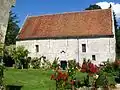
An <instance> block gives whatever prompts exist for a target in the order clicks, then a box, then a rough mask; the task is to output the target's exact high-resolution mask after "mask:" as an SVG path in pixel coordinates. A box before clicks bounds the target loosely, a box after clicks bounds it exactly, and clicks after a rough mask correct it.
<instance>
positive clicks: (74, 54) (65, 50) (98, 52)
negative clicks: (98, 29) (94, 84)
mask: <svg viewBox="0 0 120 90" xmlns="http://www.w3.org/2000/svg"><path fill="white" fill-rule="evenodd" d="M82 44H86V52H82ZM36 45H39V52H36ZM16 46H24V47H25V48H26V49H28V50H29V52H30V54H29V56H30V57H40V56H42V55H44V56H46V57H47V59H49V60H50V61H51V62H52V61H53V60H54V58H55V57H59V60H71V59H76V61H77V62H80V63H81V64H82V62H83V58H86V59H90V60H92V55H95V58H96V60H95V61H93V62H94V63H96V64H98V63H100V62H102V61H106V60H107V59H110V61H113V60H115V39H114V38H85V39H46V40H24V41H17V42H16Z"/></svg>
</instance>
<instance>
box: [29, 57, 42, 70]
mask: <svg viewBox="0 0 120 90" xmlns="http://www.w3.org/2000/svg"><path fill="white" fill-rule="evenodd" d="M31 65H32V67H33V68H34V69H39V68H40V66H41V59H40V58H37V57H35V58H33V59H31Z"/></svg>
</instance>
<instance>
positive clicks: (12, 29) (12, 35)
mask: <svg viewBox="0 0 120 90" xmlns="http://www.w3.org/2000/svg"><path fill="white" fill-rule="evenodd" d="M18 23H19V21H18V17H17V15H16V14H15V13H13V12H12V11H10V14H9V21H8V27H7V32H6V36H5V45H11V44H15V42H16V36H17V34H18V31H19V29H20V28H19V26H18Z"/></svg>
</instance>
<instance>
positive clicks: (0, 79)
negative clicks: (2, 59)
mask: <svg viewBox="0 0 120 90" xmlns="http://www.w3.org/2000/svg"><path fill="white" fill-rule="evenodd" d="M4 69H5V67H4V66H3V65H0V86H1V85H3V78H4V74H3V73H4Z"/></svg>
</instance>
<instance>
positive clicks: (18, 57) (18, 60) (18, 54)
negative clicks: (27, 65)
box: [9, 46, 29, 67]
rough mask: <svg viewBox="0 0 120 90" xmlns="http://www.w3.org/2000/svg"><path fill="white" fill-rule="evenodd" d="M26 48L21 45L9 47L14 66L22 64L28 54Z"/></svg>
mask: <svg viewBox="0 0 120 90" xmlns="http://www.w3.org/2000/svg"><path fill="white" fill-rule="evenodd" d="M28 53H29V52H28V50H27V49H25V48H24V47H23V46H19V47H17V48H11V49H10V51H9V54H10V55H11V57H12V58H13V59H14V61H15V64H16V66H20V67H21V65H22V64H23V62H24V60H25V58H27V56H28Z"/></svg>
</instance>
